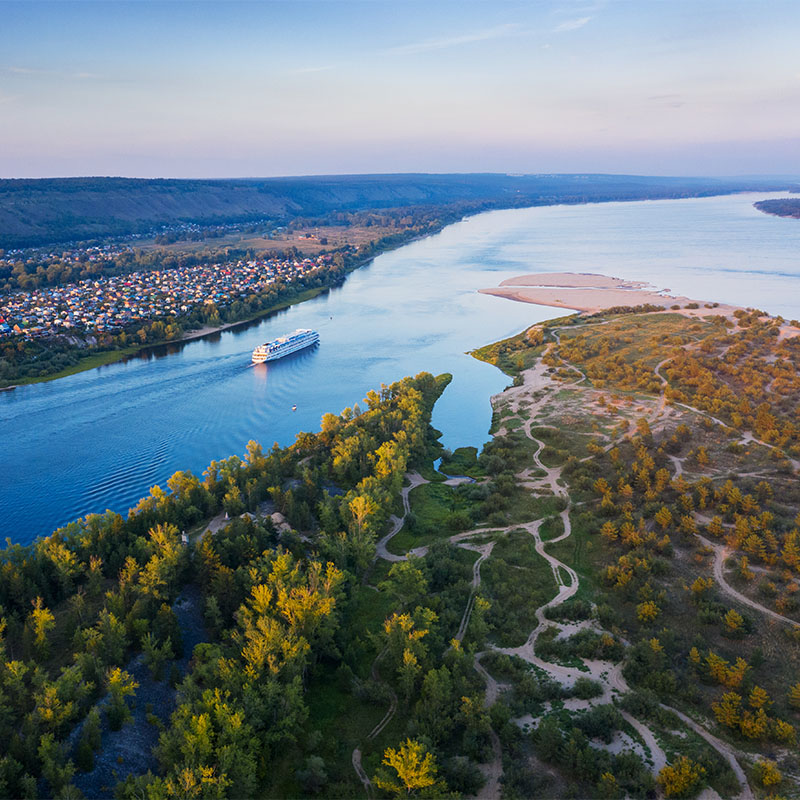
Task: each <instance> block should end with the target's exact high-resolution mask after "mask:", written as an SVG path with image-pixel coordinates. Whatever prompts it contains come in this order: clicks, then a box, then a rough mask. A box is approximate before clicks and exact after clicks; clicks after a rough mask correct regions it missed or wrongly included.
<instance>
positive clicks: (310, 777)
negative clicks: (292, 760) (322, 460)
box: [295, 414, 333, 794]
mask: <svg viewBox="0 0 800 800" xmlns="http://www.w3.org/2000/svg"><path fill="white" fill-rule="evenodd" d="M330 416H333V415H332V414H331V415H330ZM295 777H296V778H297V780H298V781H299V782H300V784H301V785H302V787H303V790H304V791H305V792H306V793H308V794H319V793H320V792H321V791H322V790H323V788H324V787H325V784H326V783H327V782H328V774H327V772H326V771H325V761H324V760H323V759H322V758H320V756H309V757H308V758H307V759H306V762H305V767H304V768H303V769H299V770H297V772H295Z"/></svg>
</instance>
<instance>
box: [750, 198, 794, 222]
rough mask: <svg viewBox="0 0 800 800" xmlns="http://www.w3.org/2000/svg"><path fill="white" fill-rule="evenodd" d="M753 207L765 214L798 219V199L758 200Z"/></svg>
mask: <svg viewBox="0 0 800 800" xmlns="http://www.w3.org/2000/svg"><path fill="white" fill-rule="evenodd" d="M753 205H754V206H755V207H756V208H757V209H758V210H759V211H763V212H764V213H765V214H772V215H774V216H776V217H794V219H800V198H795V197H787V198H784V199H780V200H759V202H757V203H753Z"/></svg>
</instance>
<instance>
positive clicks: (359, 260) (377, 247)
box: [0, 211, 480, 392]
mask: <svg viewBox="0 0 800 800" xmlns="http://www.w3.org/2000/svg"><path fill="white" fill-rule="evenodd" d="M476 213H480V211H478V212H476ZM455 221H456V220H455V218H452V219H451V218H449V217H447V218H444V219H441V220H439V221H437V222H436V223H434V224H432V225H430V226H429V227H428V229H426V230H424V231H406V232H405V233H403V234H395V235H393V236H390V237H385V239H384V240H377V241H375V242H373V243H372V246H371V248H370V249H369V252H368V253H366V254H362V255H361V256H360V257H359V256H358V255H356V256H355V258H354V260H353V261H352V263H351V264H350V265H349V266H345V269H344V275H343V276H342V280H346V278H347V276H348V275H349V274H350V273H351V272H355V271H356V270H357V269H361V268H362V267H365V266H367V265H368V264H370V263H372V261H374V259H375V258H377V257H378V256H379V255H382V254H383V253H386V252H390V251H392V250H397V249H399V248H400V247H404V246H405V245H407V244H411V243H412V242H416V241H419V240H420V239H424V238H426V237H427V236H433V235H434V234H437V233H440V232H441V230H442V229H443V228H445V227H447V226H448V225H451V224H453V222H455ZM336 285H337V283H336V281H332V282H331V283H329V284H328V285H325V286H318V287H314V288H313V289H307V290H306V291H304V292H301V293H300V294H299V295H297V296H296V297H293V298H291V299H290V300H284V301H281V302H279V303H275V304H273V305H271V306H269V308H266V309H263V310H261V311H259V312H257V313H255V314H251V315H249V316H247V317H245V318H243V319H239V320H235V321H233V322H227V323H225V324H224V325H217V326H210V325H207V326H205V327H203V328H197V329H193V330H189V331H186V332H185V333H183V334H182V335H181V336H178V337H176V338H173V339H161V340H158V341H155V342H148V343H147V344H144V345H142V344H138V345H131V346H130V347H123V348H119V349H116V350H104V351H101V352H91V353H89V354H87V355H86V356H85V357H83V358H81V359H80V361H79V362H78V363H77V364H73V365H71V366H69V367H66V368H65V369H63V370H59V371H58V372H54V373H52V374H49V375H39V376H36V377H29V378H15V379H14V382H13V383H9V384H6V385H2V384H1V383H0V392H10V391H13V390H14V389H17V388H18V387H20V386H29V385H31V384H34V383H47V382H49V381H54V380H58V379H59V378H67V377H69V376H70V375H76V374H78V373H79V372H86V371H87V370H91V369H95V368H96V367H102V366H106V365H108V364H114V363H117V362H119V361H124V360H125V359H127V358H132V357H136V356H137V355H139V354H142V353H146V352H148V351H149V350H151V349H152V348H155V347H162V346H163V345H166V344H180V343H182V342H189V341H193V340H197V339H204V338H206V337H208V336H213V335H215V334H217V333H221V332H223V331H227V330H235V329H236V328H239V327H244V326H246V325H249V324H250V323H252V322H255V321H256V320H259V319H263V318H265V317H268V316H269V315H271V314H274V313H276V312H278V311H283V310H284V309H286V308H289V307H291V306H294V305H297V304H298V303H303V302H305V301H306V300H311V299H313V298H314V297H318V296H319V295H320V294H323V293H325V292H327V291H329V290H330V289H331V288H332V287H333V286H336Z"/></svg>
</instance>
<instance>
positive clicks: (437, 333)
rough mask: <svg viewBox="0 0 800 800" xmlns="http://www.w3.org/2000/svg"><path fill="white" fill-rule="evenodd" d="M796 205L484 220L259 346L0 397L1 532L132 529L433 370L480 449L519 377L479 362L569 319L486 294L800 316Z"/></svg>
mask: <svg viewBox="0 0 800 800" xmlns="http://www.w3.org/2000/svg"><path fill="white" fill-rule="evenodd" d="M780 196H784V195H779V194H775V195H768V194H758V195H750V194H741V195H733V196H726V197H714V198H703V199H690V200H660V201H646V202H633V203H603V204H596V205H582V206H549V207H541V208H531V209H515V210H508V211H493V212H488V213H485V214H480V215H478V216H475V217H471V218H469V219H466V220H463V221H461V222H459V223H456V224H454V225H451V226H449V227H447V228H446V229H444V230H443V231H442V232H441V233H439V234H436V235H434V236H430V237H427V238H425V239H422V240H420V241H416V242H413V243H411V244H408V245H405V246H404V247H401V248H399V249H398V250H395V251H392V252H389V253H384V254H383V255H381V256H379V257H377V258H376V259H375V260H374V261H373V262H372V263H371V264H370V265H368V266H366V267H364V268H362V269H360V270H358V271H356V272H354V273H353V274H351V275H350V276H349V277H348V279H347V281H346V282H345V284H344V286H342V287H341V288H338V289H334V290H333V291H331V292H330V293H328V294H326V295H323V296H320V297H318V298H315V299H314V300H310V301H308V302H306V303H303V304H301V305H298V306H294V307H292V308H290V309H287V310H286V311H282V312H280V313H278V314H275V315H273V316H271V317H269V318H266V319H263V320H261V321H259V322H258V323H255V324H253V325H251V326H248V327H246V328H244V329H242V330H235V331H226V332H223V333H220V334H216V335H214V336H213V337H210V338H207V339H203V340H199V341H192V342H187V343H184V344H181V345H172V346H165V347H162V348H155V349H152V350H150V351H148V352H147V353H146V354H143V355H141V356H139V357H134V358H130V359H128V360H127V361H125V362H122V363H118V364H111V365H108V366H105V367H100V368H98V369H94V370H90V371H87V372H83V373H79V374H77V375H73V376H71V377H68V378H63V379H61V380H58V381H52V382H50V383H42V384H34V385H31V386H25V387H20V388H18V389H16V390H14V391H12V392H5V393H0V441H2V443H3V459H2V461H1V462H0V531H1V532H2V535H3V536H7V537H9V538H10V539H11V540H12V541H15V542H21V543H27V542H30V541H31V540H32V539H33V538H35V537H36V536H40V535H46V534H48V533H50V532H51V531H52V530H53V529H54V528H56V527H58V526H59V525H63V524H65V523H67V522H69V521H70V520H73V519H76V518H77V517H79V516H83V515H85V514H87V513H90V512H99V511H104V510H105V509H107V508H110V509H113V510H116V511H120V512H123V513H124V512H126V511H127V509H128V508H130V507H131V506H132V505H134V504H135V503H136V501H137V500H138V499H139V498H140V497H142V496H144V495H146V494H147V492H148V490H149V488H150V487H151V486H153V485H155V484H161V485H164V484H165V481H166V479H167V478H168V477H169V476H170V475H171V474H172V473H173V472H175V471H176V470H179V469H191V470H193V471H195V472H198V473H199V472H202V470H203V469H204V468H205V467H206V466H207V465H208V463H209V461H211V460H212V459H221V458H225V457H227V456H229V455H231V454H234V453H238V454H243V453H244V450H245V445H246V443H247V441H248V440H249V439H257V440H258V441H260V442H261V443H262V444H263V445H264V446H265V447H269V446H271V445H272V443H273V442H278V443H279V444H280V445H286V444H289V443H291V442H292V441H293V440H294V437H295V435H296V433H297V432H298V431H300V430H307V431H313V430H317V429H318V428H319V421H320V417H321V416H322V414H323V413H325V412H326V411H333V412H338V411H340V410H341V409H342V408H344V407H346V406H352V405H353V404H354V403H356V402H359V401H361V399H362V398H363V397H364V395H365V394H366V392H367V391H369V389H372V388H376V387H378V386H379V385H380V384H381V383H382V382H384V383H389V382H391V381H394V380H397V379H398V378H401V377H403V376H404V375H409V374H412V375H413V374H416V373H417V372H420V371H422V370H427V371H429V372H433V373H440V372H451V373H453V376H454V379H453V382H452V384H451V385H450V386H449V387H448V389H447V390H446V391H445V393H444V395H443V396H442V399H441V400H440V401H439V403H437V406H436V409H435V412H434V420H433V422H434V425H435V426H436V427H437V428H438V429H439V430H441V431H442V432H443V437H442V441H443V443H444V444H445V446H447V447H457V446H460V445H474V446H480V445H481V444H482V443H483V442H484V441H485V440H486V439H487V432H488V428H489V423H490V418H491V409H490V405H489V397H490V395H492V394H494V393H496V392H498V391H500V390H502V389H503V387H504V386H506V385H507V383H508V378H507V377H506V376H504V375H502V374H501V373H500V372H499V371H498V370H496V369H494V368H493V367H490V366H488V365H486V364H482V363H480V362H478V361H476V360H475V359H473V358H471V357H469V356H467V355H466V354H465V351H467V350H470V349H472V348H475V347H478V346H480V345H482V344H486V343H488V342H491V341H495V340H497V339H500V338H504V337H506V336H510V335H512V334H514V333H516V332H518V331H519V330H521V329H522V328H524V327H525V326H527V325H530V324H532V323H533V322H536V321H540V320H544V319H547V318H550V317H553V316H560V315H561V314H563V313H565V312H564V311H560V310H558V311H554V310H551V309H547V308H542V307H539V306H533V305H527V304H523V303H514V302H512V301H509V300H504V299H501V298H496V297H491V296H488V295H481V294H478V293H477V291H476V290H477V289H480V288H483V287H488V286H496V285H497V284H498V283H499V282H500V281H502V280H504V279H506V278H510V277H513V276H515V275H520V274H525V273H530V272H554V271H577V272H599V273H604V274H607V275H616V276H619V277H622V278H627V279H638V280H646V281H650V282H652V283H653V284H655V285H656V286H657V287H658V288H670V289H671V290H673V291H675V292H678V293H681V294H686V295H688V296H690V297H695V298H697V299H701V300H717V301H720V302H731V303H738V304H740V305H746V306H755V307H759V308H762V309H764V310H766V311H769V312H771V313H773V314H781V315H783V316H784V317H786V318H787V319H792V318H800V221H798V220H793V219H780V218H776V217H771V216H768V215H765V214H762V213H761V212H759V211H757V210H755V209H754V208H753V207H752V203H753V202H754V201H755V200H758V199H764V198H767V197H780ZM300 327H308V328H315V329H316V330H318V331H319V333H320V336H321V343H320V345H319V346H318V347H317V348H315V349H313V350H308V351H305V352H301V353H298V354H296V355H293V356H290V357H288V358H286V359H283V360H281V361H279V362H275V363H273V364H265V365H259V366H256V367H252V366H250V352H251V351H252V349H253V348H254V347H255V346H256V345H258V344H261V343H262V342H264V341H266V340H268V339H271V338H274V337H275V336H278V335H280V334H282V333H285V332H287V331H290V330H293V329H295V328H300ZM295 404H296V405H297V410H296V411H292V406H293V405H295Z"/></svg>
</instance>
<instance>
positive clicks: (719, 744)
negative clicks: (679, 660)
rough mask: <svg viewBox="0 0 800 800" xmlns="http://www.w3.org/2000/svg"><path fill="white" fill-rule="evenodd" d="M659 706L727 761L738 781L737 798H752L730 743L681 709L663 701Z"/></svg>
mask: <svg viewBox="0 0 800 800" xmlns="http://www.w3.org/2000/svg"><path fill="white" fill-rule="evenodd" d="M661 708H663V709H665V710H666V711H671V712H672V713H673V714H674V715H675V716H676V717H678V719H680V720H681V722H683V723H684V724H685V725H688V727H690V728H691V729H692V730H693V731H694V732H695V733H696V734H697V735H698V736H702V737H703V739H705V740H706V741H707V742H708V743H709V744H710V745H711V746H712V747H713V748H714V749H715V750H716V751H717V752H718V753H719V754H720V755H721V756H722V757H723V758H724V759H725V760H726V761H727V762H728V765H729V766H730V768H731V770H732V771H733V774H734V775H735V776H736V780H737V781H739V790H740V791H739V800H754V795H753V790H752V789H751V788H750V784H749V783H748V782H747V775H745V772H744V770H743V769H742V767H741V765H740V764H739V761H738V760H737V758H736V755H735V753H734V751H733V748H732V747H730V745H727V744H726V743H725V742H723V741H722V740H720V739H717V737H716V736H714V735H713V734H712V733H709V732H708V731H707V730H706V729H705V728H704V727H703V726H702V725H699V724H698V723H697V722H695V721H694V720H693V719H692V718H691V717H689V716H687V715H686V714H684V713H683V712H682V711H678V709H677V708H672V706H666V705H664V704H663V703H661Z"/></svg>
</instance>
